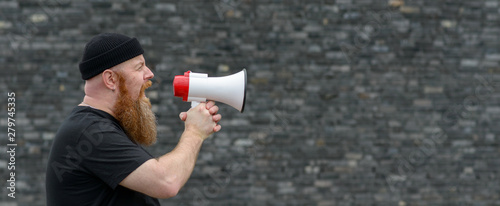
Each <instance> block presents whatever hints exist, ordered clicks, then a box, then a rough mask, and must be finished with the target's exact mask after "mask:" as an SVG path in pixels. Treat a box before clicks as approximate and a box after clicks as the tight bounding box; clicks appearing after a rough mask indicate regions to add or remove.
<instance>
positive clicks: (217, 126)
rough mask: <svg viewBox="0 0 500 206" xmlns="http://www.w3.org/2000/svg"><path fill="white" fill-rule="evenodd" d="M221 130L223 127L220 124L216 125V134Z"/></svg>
mask: <svg viewBox="0 0 500 206" xmlns="http://www.w3.org/2000/svg"><path fill="white" fill-rule="evenodd" d="M221 129H222V126H220V124H218V125H216V126H215V127H214V132H218V131H220V130H221Z"/></svg>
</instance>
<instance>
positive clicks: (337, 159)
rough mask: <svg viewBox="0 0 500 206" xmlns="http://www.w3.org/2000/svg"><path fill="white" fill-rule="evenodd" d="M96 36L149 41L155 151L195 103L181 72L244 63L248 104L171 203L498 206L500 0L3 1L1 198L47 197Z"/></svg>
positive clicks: (226, 115)
mask: <svg viewBox="0 0 500 206" xmlns="http://www.w3.org/2000/svg"><path fill="white" fill-rule="evenodd" d="M99 32H120V33H124V34H127V35H129V36H136V37H137V38H138V39H140V41H141V43H142V44H143V46H144V47H145V50H146V53H145V57H146V60H147V61H148V65H149V66H150V67H151V68H152V69H154V72H155V75H156V76H155V79H154V80H155V81H154V86H153V88H151V89H149V93H148V95H149V96H150V97H151V99H152V102H153V103H154V109H155V111H156V112H157V116H158V122H159V124H160V126H159V135H160V139H159V142H158V143H157V144H156V145H154V146H152V147H150V148H148V150H150V151H151V152H152V153H153V154H155V155H158V156H159V155H162V154H164V153H166V152H168V151H170V150H171V149H172V148H173V147H174V146H175V144H176V143H177V140H178V137H179V136H180V134H181V132H182V129H183V127H182V123H181V122H180V121H178V120H177V119H178V117H177V115H178V113H179V112H181V111H183V110H186V109H188V108H189V104H188V103H184V102H182V101H180V99H178V98H174V97H173V94H172V86H171V84H172V79H173V77H174V76H175V75H180V74H182V73H183V72H184V71H186V70H192V71H195V72H203V73H208V74H209V75H210V76H223V75H227V74H231V73H235V72H238V71H240V70H241V69H243V68H246V69H247V71H248V89H247V104H246V108H245V112H244V113H243V114H240V113H238V112H237V111H236V110H234V109H232V108H229V107H228V106H221V111H220V113H222V115H223V120H222V122H221V125H222V128H223V129H222V131H221V132H219V133H217V134H215V135H214V136H213V137H212V138H211V139H209V140H207V141H206V142H205V143H204V146H203V148H202V150H201V152H200V157H199V159H198V163H197V165H196V168H195V171H194V173H193V175H192V178H191V179H190V181H189V182H188V183H187V185H186V186H185V187H184V188H183V190H182V191H181V192H180V193H179V195H178V196H177V197H175V198H172V199H169V200H164V201H162V203H163V205H384V206H385V205H397V206H416V205H443V206H447V205H481V206H483V205H500V197H499V194H500V177H499V176H500V174H499V171H500V161H499V160H498V156H499V155H500V149H499V142H500V141H499V138H500V129H498V128H500V127H498V125H497V124H498V123H499V120H500V106H499V102H500V93H499V91H500V75H499V73H500V35H499V34H500V2H499V1H496V0H479V1H467V0H454V1H431V0H426V1H416V0H313V1H297V0H293V1H283V0H260V1H256V0H213V1H171V0H165V1H159V0H153V1H145V0H123V1H119V0H116V1H108V0H91V1H82V0H77V1H68V0H41V1H40V0H22V1H21V0H19V1H10V0H2V1H0V48H1V49H0V65H1V66H0V67H1V68H0V79H1V81H0V93H1V95H0V96H2V100H0V102H1V108H2V109H1V111H3V112H0V117H1V121H0V124H1V128H2V129H1V131H3V132H1V133H0V137H1V138H0V151H1V154H2V155H1V158H0V174H1V177H2V179H3V180H1V182H3V183H2V187H1V188H2V189H1V190H0V205H30V206H31V205H35V206H36V205H44V204H45V196H44V195H45V192H44V171H45V167H46V166H45V165H46V163H47V156H48V153H49V148H50V145H51V142H52V139H53V137H54V133H55V132H56V130H57V128H58V126H59V124H60V123H61V121H62V119H63V118H64V117H65V116H66V115H67V114H68V112H69V111H70V110H71V109H72V108H73V107H74V106H75V105H76V104H78V103H79V102H80V101H81V98H82V97H83V91H82V86H83V81H82V80H81V79H80V77H79V74H78V66H77V64H78V62H79V60H80V58H81V54H82V50H83V47H84V45H85V43H86V42H87V41H88V40H89V39H90V38H91V37H92V36H93V35H95V34H97V33H99ZM7 92H15V93H16V115H15V119H16V127H15V128H16V138H17V139H16V141H17V144H18V147H17V148H16V151H17V152H16V165H17V167H16V189H17V190H16V197H17V198H16V199H15V200H13V199H11V198H9V197H8V196H7V194H8V190H7V189H6V187H7V184H6V181H5V180H7V179H8V175H9V171H8V169H7V164H8V163H9V159H8V156H7V153H6V150H7V146H6V144H7V143H8V141H7V126H8V121H7V112H6V111H7Z"/></svg>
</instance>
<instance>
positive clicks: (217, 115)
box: [212, 114, 222, 122]
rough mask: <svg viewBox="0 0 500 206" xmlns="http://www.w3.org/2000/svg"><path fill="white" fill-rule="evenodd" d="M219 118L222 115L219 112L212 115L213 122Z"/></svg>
mask: <svg viewBox="0 0 500 206" xmlns="http://www.w3.org/2000/svg"><path fill="white" fill-rule="evenodd" d="M221 118H222V116H221V115H220V114H216V115H214V116H212V120H213V121H214V122H219V121H220V119H221Z"/></svg>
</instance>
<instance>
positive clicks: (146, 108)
mask: <svg viewBox="0 0 500 206" xmlns="http://www.w3.org/2000/svg"><path fill="white" fill-rule="evenodd" d="M117 75H118V82H119V89H120V93H119V95H118V101H117V102H116V103H115V115H116V119H117V120H118V122H120V124H121V126H122V127H123V128H124V129H125V132H126V133H127V135H128V137H129V138H130V139H131V140H132V141H133V142H135V143H137V144H140V145H145V146H150V145H152V144H154V143H156V117H155V115H154V113H153V111H152V110H151V102H150V101H149V98H147V97H145V96H144V90H146V89H147V88H148V87H150V86H151V85H152V82H151V81H147V82H146V83H144V84H143V85H142V87H141V91H140V93H139V98H138V99H137V100H136V101H133V100H132V99H131V97H130V95H129V92H128V89H127V87H126V86H125V78H123V76H122V75H120V74H118V73H117Z"/></svg>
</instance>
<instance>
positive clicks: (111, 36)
mask: <svg viewBox="0 0 500 206" xmlns="http://www.w3.org/2000/svg"><path fill="white" fill-rule="evenodd" d="M143 53H144V50H143V49H142V47H141V44H139V41H137V39H136V38H130V37H128V36H125V35H122V34H115V33H102V34H99V35H97V36H94V37H93V38H92V39H91V40H90V41H89V43H87V45H86V46H85V50H84V51H83V57H82V61H81V62H80V65H79V66H80V73H82V79H83V80H87V79H90V78H92V77H94V76H96V75H98V74H100V73H102V72H103V71H104V70H106V69H109V68H111V67H113V66H115V65H118V64H120V63H122V62H124V61H127V60H129V59H132V58H134V57H136V56H139V55H141V54H143Z"/></svg>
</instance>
